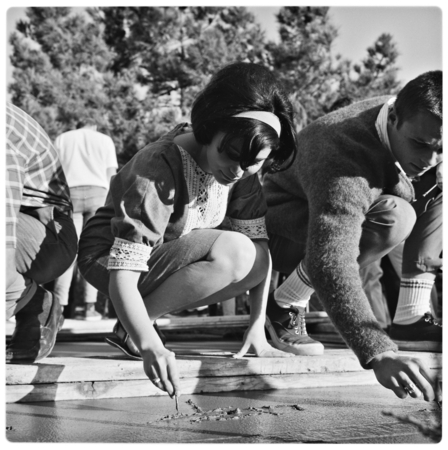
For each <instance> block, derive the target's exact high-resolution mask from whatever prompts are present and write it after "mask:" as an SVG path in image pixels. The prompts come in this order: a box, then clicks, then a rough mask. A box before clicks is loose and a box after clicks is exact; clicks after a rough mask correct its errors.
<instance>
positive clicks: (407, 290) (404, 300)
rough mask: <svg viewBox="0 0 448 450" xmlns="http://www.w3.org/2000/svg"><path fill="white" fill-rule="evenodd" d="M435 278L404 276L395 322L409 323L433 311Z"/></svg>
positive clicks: (399, 323) (400, 323)
mask: <svg viewBox="0 0 448 450" xmlns="http://www.w3.org/2000/svg"><path fill="white" fill-rule="evenodd" d="M433 285H434V281H433V280H426V279H421V278H402V279H401V282H400V294H399V295H398V304H397V311H396V312H395V317H394V320H393V323H396V324H398V325H409V324H411V323H414V322H417V320H419V319H421V317H422V316H423V315H424V314H425V313H427V312H431V289H432V286H433Z"/></svg>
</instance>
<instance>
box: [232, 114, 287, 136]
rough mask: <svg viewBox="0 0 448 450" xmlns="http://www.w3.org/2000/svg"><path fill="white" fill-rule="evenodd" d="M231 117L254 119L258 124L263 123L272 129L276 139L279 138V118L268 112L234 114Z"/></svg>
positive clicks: (280, 128)
mask: <svg viewBox="0 0 448 450" xmlns="http://www.w3.org/2000/svg"><path fill="white" fill-rule="evenodd" d="M232 117H245V118H247V119H256V120H259V121H260V122H264V123H266V124H267V125H269V126H271V127H272V128H274V130H275V131H276V132H277V135H278V137H280V132H281V130H282V127H281V125H280V120H279V118H278V117H277V116H276V115H275V114H272V113H271V112H268V111H246V112H242V113H239V114H235V115H234V116H232Z"/></svg>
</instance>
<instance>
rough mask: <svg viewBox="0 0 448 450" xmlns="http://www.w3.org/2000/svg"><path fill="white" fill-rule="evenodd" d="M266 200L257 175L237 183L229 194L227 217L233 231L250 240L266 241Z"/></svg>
mask: <svg viewBox="0 0 448 450" xmlns="http://www.w3.org/2000/svg"><path fill="white" fill-rule="evenodd" d="M266 212H267V206H266V200H265V198H264V195H263V191H262V189H261V184H260V180H259V178H258V174H254V175H251V176H249V177H247V178H243V179H242V180H240V181H238V182H237V183H236V184H235V186H234V187H233V189H232V191H231V193H230V201H229V204H228V207H227V216H228V218H229V221H230V225H231V228H232V230H233V231H238V232H240V233H243V234H245V235H246V236H248V237H249V238H250V239H268V235H267V231H266V224H265V215H266Z"/></svg>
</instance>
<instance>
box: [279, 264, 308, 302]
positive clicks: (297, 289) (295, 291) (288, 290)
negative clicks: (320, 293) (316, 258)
mask: <svg viewBox="0 0 448 450" xmlns="http://www.w3.org/2000/svg"><path fill="white" fill-rule="evenodd" d="M302 263H303V261H301V262H300V264H299V265H298V266H297V269H296V270H294V271H293V272H292V274H291V275H290V276H289V277H288V278H287V279H286V280H285V281H284V283H282V284H281V285H280V287H279V288H278V289H276V290H275V291H274V298H275V300H276V302H277V304H278V305H279V306H281V307H282V308H289V306H290V305H293V306H299V307H301V308H305V307H306V305H307V304H308V302H309V300H310V296H311V294H312V293H313V292H314V289H313V287H312V286H311V282H310V280H309V278H308V275H307V274H306V272H305V270H304V268H303V264H302Z"/></svg>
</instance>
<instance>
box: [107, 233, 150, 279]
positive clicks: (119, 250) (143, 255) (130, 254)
mask: <svg viewBox="0 0 448 450" xmlns="http://www.w3.org/2000/svg"><path fill="white" fill-rule="evenodd" d="M151 250H152V247H148V246H147V245H144V244H136V243H135V242H130V241H126V240H125V239H120V238H115V240H114V243H113V245H112V247H111V249H110V253H109V261H108V264H107V269H108V270H120V269H122V270H136V271H140V272H148V259H149V257H150V255H151Z"/></svg>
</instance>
